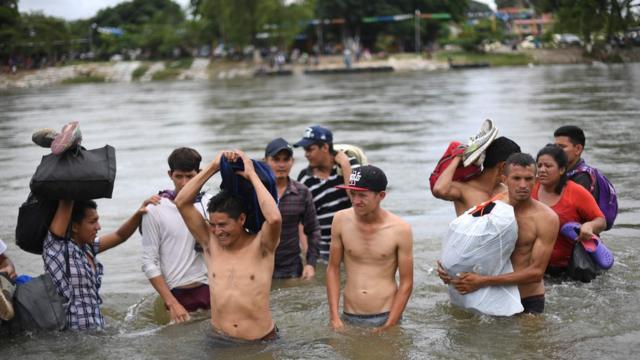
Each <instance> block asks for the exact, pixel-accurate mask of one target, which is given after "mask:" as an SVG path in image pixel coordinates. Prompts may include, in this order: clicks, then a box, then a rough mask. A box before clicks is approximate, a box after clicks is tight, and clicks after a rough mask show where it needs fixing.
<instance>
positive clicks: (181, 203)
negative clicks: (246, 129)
mask: <svg viewBox="0 0 640 360" xmlns="http://www.w3.org/2000/svg"><path fill="white" fill-rule="evenodd" d="M222 154H223V153H222V152H219V153H218V154H217V155H216V157H215V159H213V161H212V162H211V163H209V165H207V167H206V168H204V169H203V170H202V171H200V172H199V173H198V174H197V175H196V176H194V177H193V178H192V179H191V180H189V182H188V183H187V184H186V185H185V186H184V187H183V188H182V190H180V192H179V193H178V196H177V197H176V199H175V200H174V202H175V204H176V207H177V208H178V210H179V211H180V215H182V219H183V220H184V222H185V224H186V225H187V228H188V229H189V231H190V232H191V234H192V235H193V237H194V238H195V239H196V240H197V241H198V243H200V245H201V246H202V247H203V248H204V249H208V248H209V228H208V226H207V222H206V220H205V218H204V217H202V214H201V213H200V212H199V211H198V209H196V207H195V205H194V204H193V200H194V199H195V198H196V195H198V192H200V189H202V186H203V185H204V184H205V183H206V182H207V180H209V178H211V177H212V176H213V175H214V174H215V173H217V172H218V170H220V158H221V157H222Z"/></svg>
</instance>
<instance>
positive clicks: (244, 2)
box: [0, 0, 639, 65]
mask: <svg viewBox="0 0 640 360" xmlns="http://www.w3.org/2000/svg"><path fill="white" fill-rule="evenodd" d="M496 2H497V4H498V6H499V7H501V6H526V7H534V8H535V9H536V10H537V11H538V12H553V13H554V14H555V15H556V17H557V18H558V19H559V21H558V22H557V24H556V30H557V31H561V32H572V33H577V34H579V35H581V36H582V37H583V39H584V40H585V41H586V42H591V41H592V40H593V39H595V38H597V36H600V37H602V36H606V37H610V36H613V35H615V34H617V33H619V32H621V31H625V30H626V29H628V28H630V27H632V26H637V24H638V10H639V9H638V5H637V1H636V2H634V1H633V0H497V1H496ZM634 4H636V5H634ZM634 7H635V10H634ZM416 10H419V11H420V12H421V13H422V14H428V13H447V14H449V15H450V20H447V21H442V20H432V19H422V20H421V21H420V22H419V23H418V26H419V29H418V30H419V34H420V41H421V43H422V44H432V43H438V42H439V43H442V42H445V41H450V39H449V37H450V36H449V35H450V34H449V24H450V23H451V22H453V23H456V24H458V27H459V28H461V29H462V33H461V34H460V40H459V41H461V42H462V44H463V45H464V44H467V45H469V46H468V48H473V47H474V46H476V45H477V44H479V43H481V42H482V41H486V40H487V39H489V40H501V39H503V38H504V37H505V36H506V35H505V33H504V32H503V28H502V26H496V24H495V23H492V22H491V20H488V19H485V20H481V21H479V22H475V23H473V24H471V23H469V22H468V21H467V20H468V19H467V18H466V14H467V11H472V12H473V11H475V12H478V11H480V12H481V11H487V10H489V9H488V7H486V5H483V4H481V3H478V2H475V1H471V0H294V1H291V0H191V1H190V5H189V7H188V9H186V10H183V9H182V8H180V6H179V5H178V4H177V3H175V2H174V1H172V0H130V1H126V2H122V3H119V4H118V5H115V6H113V7H108V8H104V9H101V10H100V11H98V12H97V13H96V14H95V15H94V16H92V17H91V18H88V19H83V20H77V21H65V20H63V19H59V18H55V17H51V16H47V15H46V14H42V13H22V12H20V2H19V0H0V60H1V61H2V64H3V65H4V64H7V62H8V60H9V59H14V58H19V59H30V61H32V62H36V63H37V62H42V61H45V60H46V61H48V62H56V61H59V60H62V59H69V58H72V59H76V58H84V57H88V58H91V59H108V58H109V57H110V56H112V55H114V54H125V55H126V54H135V56H141V57H143V58H168V57H176V56H191V55H192V54H193V53H194V52H195V51H196V50H198V49H200V48H202V47H203V46H208V47H209V50H211V49H212V48H214V47H216V46H218V45H219V44H224V45H225V46H226V47H227V48H229V49H236V51H242V49H245V48H247V47H249V46H251V47H253V48H269V47H272V46H276V47H278V48H280V49H291V48H292V47H296V48H299V49H300V50H301V51H306V52H310V51H313V50H314V49H317V48H315V46H317V45H319V44H321V43H323V44H340V43H341V42H342V41H343V40H344V39H349V38H354V39H357V40H358V41H359V43H360V44H361V46H362V47H366V48H369V49H370V50H372V51H380V50H384V51H394V50H395V51H411V50H413V47H414V40H415V39H414V34H415V33H416V23H415V22H414V21H413V19H410V20H404V21H397V22H370V21H365V18H367V17H372V16H381V15H382V16H384V15H400V14H413V13H414V12H415V11H416ZM314 19H320V20H321V21H320V22H317V21H316V22H312V20H314ZM325 20H327V21H325ZM338 20H339V21H338ZM318 50H319V51H323V49H318ZM134 51H135V52H134Z"/></svg>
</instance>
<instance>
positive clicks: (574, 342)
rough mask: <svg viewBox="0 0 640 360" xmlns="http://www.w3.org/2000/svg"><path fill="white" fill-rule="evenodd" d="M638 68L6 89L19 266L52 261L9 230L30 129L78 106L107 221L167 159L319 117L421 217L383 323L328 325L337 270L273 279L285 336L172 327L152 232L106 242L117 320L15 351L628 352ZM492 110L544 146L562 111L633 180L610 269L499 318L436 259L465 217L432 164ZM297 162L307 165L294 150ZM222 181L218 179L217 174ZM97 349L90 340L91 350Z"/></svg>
mask: <svg viewBox="0 0 640 360" xmlns="http://www.w3.org/2000/svg"><path fill="white" fill-rule="evenodd" d="M639 84H640V66H639V65H638V64H634V65H626V66H611V67H606V66H602V67H589V66H548V67H536V68H500V69H482V70H474V71H461V72H436V73H419V72H417V73H397V74H376V75H371V76H368V75H354V76H343V77H312V76H297V77H291V78H278V79H254V80H238V81H227V82H167V83H146V84H104V85H77V86H57V87H48V88H43V89H32V90H24V91H17V92H13V93H4V94H1V95H0V108H1V109H2V111H1V112H0V148H1V149H2V152H1V153H0V165H1V166H2V169H3V172H2V174H0V189H1V193H2V198H1V199H0V204H1V206H0V215H1V218H2V219H3V220H2V222H1V223H0V237H2V239H4V240H5V241H6V242H8V243H9V247H10V248H9V249H10V250H9V251H10V253H11V255H12V257H13V259H14V262H15V263H16V265H17V266H18V270H19V272H21V273H28V274H34V275H35V274H39V273H41V272H42V263H41V260H40V258H39V257H38V256H34V255H29V254H26V253H24V252H21V251H19V250H18V249H17V248H16V247H15V245H14V244H13V240H14V235H13V231H14V227H15V219H16V216H17V208H18V206H19V205H20V203H21V202H22V201H23V200H24V199H25V198H26V196H27V192H28V186H27V185H28V180H29V178H30V176H31V175H32V174H33V171H34V169H35V166H36V164H37V163H38V161H39V159H40V156H42V155H43V154H44V150H43V149H40V148H37V147H35V146H34V145H32V144H31V142H30V135H31V131H32V130H33V129H34V128H37V127H46V126H52V127H55V128H59V127H61V126H62V125H63V124H64V123H65V122H68V121H71V120H79V121H80V122H81V128H82V131H83V134H84V142H83V143H84V144H85V146H87V147H89V148H92V147H99V146H102V145H104V144H105V143H109V144H111V145H113V146H115V147H116V149H117V153H118V175H117V181H116V186H115V190H114V198H113V199H112V200H100V201H99V212H100V214H101V223H102V226H103V231H109V230H110V229H114V228H115V227H116V226H118V225H119V223H120V222H121V221H122V220H123V219H125V218H126V217H128V216H129V215H130V214H131V213H132V212H133V211H134V209H135V208H136V206H137V205H138V204H139V203H140V202H141V201H142V200H143V198H144V197H145V196H148V195H149V194H152V193H154V192H156V191H157V190H158V189H161V188H166V187H169V186H170V182H169V179H168V178H167V176H166V167H167V165H166V157H167V156H168V154H169V153H170V151H171V150H172V149H173V148H175V147H178V146H192V147H194V148H196V149H198V150H199V151H200V152H201V153H202V154H203V157H204V159H205V161H210V160H211V159H212V158H213V156H214V154H215V152H216V151H217V150H220V149H223V148H241V149H243V150H246V151H247V152H249V154H250V155H252V156H254V157H256V158H259V157H262V156H263V151H264V146H265V145H266V143H267V142H268V141H269V140H271V139H273V138H275V137H278V136H283V137H284V138H286V139H288V140H289V141H295V140H297V139H298V138H299V137H300V136H301V135H302V132H303V129H304V128H305V127H306V126H309V125H313V124H323V125H325V126H328V127H330V128H331V129H332V130H333V131H334V138H335V140H336V142H345V143H353V144H358V145H360V146H362V147H363V148H364V149H365V150H366V152H367V155H368V157H369V159H370V160H371V161H372V162H373V163H376V164H377V165H379V166H380V167H382V168H383V169H384V170H385V171H386V173H387V174H388V177H389V180H390V185H389V195H388V196H387V198H386V199H385V202H384V203H383V205H384V206H385V207H386V208H387V209H389V210H391V211H394V212H396V213H398V214H399V215H400V216H402V217H404V218H405V219H407V220H408V221H409V222H410V223H411V224H412V226H413V231H414V237H415V245H414V256H415V280H414V283H415V287H414V292H413V295H412V298H411V300H410V301H409V304H408V306H407V310H406V311H405V314H404V318H403V323H402V325H401V326H399V327H398V328H396V329H393V330H391V331H389V332H388V333H386V334H384V335H381V336H372V335H369V334H368V333H367V332H365V331H361V330H357V329H351V330H348V331H347V332H346V333H344V334H336V333H334V332H332V331H330V330H329V329H328V325H327V322H328V321H327V320H328V318H327V313H328V308H327V302H326V295H325V289H324V274H323V272H324V268H323V267H320V268H319V269H318V273H319V275H318V279H316V280H315V281H313V282H311V283H300V282H295V281H294V282H275V283H274V289H273V291H272V298H271V302H272V308H273V315H274V319H275V320H276V322H277V323H278V326H279V328H280V329H281V335H282V339H281V340H279V341H278V342H276V343H274V344H269V345H259V346H245V347H241V348H216V347H213V346H211V344H210V343H209V342H208V340H207V337H206V333H207V329H208V326H209V325H208V321H207V319H208V316H207V314H206V313H205V314H198V315H196V316H195V318H196V319H195V320H194V321H192V322H190V323H188V324H186V325H180V326H167V325H163V321H162V318H163V316H161V315H159V312H158V311H157V310H156V305H155V302H156V296H155V294H154V292H153V289H152V287H151V286H150V285H149V284H148V282H147V280H146V279H145V278H144V275H143V273H142V272H141V270H140V266H139V252H140V238H139V236H138V235H137V234H136V235H134V236H133V237H132V238H131V239H130V240H129V241H128V242H127V243H125V244H123V245H122V246H120V247H119V248H116V249H114V250H111V251H109V252H108V253H106V254H105V255H102V256H101V261H102V262H103V263H104V264H105V267H106V271H105V273H106V275H105V277H104V282H103V288H102V295H103V298H104V300H105V304H104V313H105V314H106V316H107V320H108V329H107V330H106V331H105V332H104V333H99V334H88V335H86V334H82V335H81V334H71V333H63V334H35V335H33V336H18V337H13V338H10V339H2V340H0V353H3V356H2V357H3V358H5V354H8V357H11V358H15V357H18V356H20V357H21V358H42V357H43V356H47V355H48V356H49V357H88V356H97V357H98V358H104V357H107V356H109V357H115V358H167V357H171V358H174V357H181V358H203V357H211V356H215V357H216V358H230V359H231V358H232V359H238V358H240V359H242V358H269V359H270V358H314V359H335V358H339V359H341V358H342V359H365V358H402V359H423V358H435V359H439V358H452V359H468V358H488V359H495V358H499V359H512V358H520V359H537V358H539V359H542V358H592V357H602V358H619V359H627V358H634V357H636V356H637V353H638V351H639V350H640V341H639V340H638V339H639V338H640V316H639V315H638V313H639V312H640V306H639V305H638V301H637V299H638V297H639V296H640V289H639V288H638V287H639V284H640V282H639V278H638V277H639V276H638V273H637V269H638V267H639V265H640V261H639V260H638V259H639V256H638V255H639V252H640V251H639V250H638V248H639V247H638V243H637V240H636V238H637V237H638V236H639V235H640V231H639V229H640V223H639V221H638V219H639V214H640V195H638V192H637V189H638V188H640V181H639V180H638V179H637V173H638V172H639V171H640V166H639V163H638V160H637V159H638V158H637V154H638V153H639V152H640V145H638V141H637V140H638V136H640V122H638V119H640V97H638V96H637V94H638V93H640V89H639ZM484 117H491V118H493V119H494V120H495V121H496V123H497V125H498V126H499V128H500V131H501V134H502V135H505V136H508V137H511V138H513V139H514V140H516V141H517V142H518V143H519V144H520V145H521V147H522V148H523V150H524V151H526V152H530V153H533V154H535V152H536V151H537V150H538V149H539V148H541V147H542V146H543V145H544V144H546V143H547V142H550V141H552V132H553V130H554V129H555V128H556V127H558V126H560V125H563V124H569V123H571V124H575V125H579V126H581V127H583V128H584V129H585V130H586V133H587V150H586V158H587V160H588V161H589V162H590V163H592V164H594V165H596V166H598V167H599V168H600V169H601V170H603V171H604V172H605V173H606V174H607V175H608V176H609V177H610V179H611V180H612V181H613V183H614V184H615V185H616V188H617V190H618V192H619V202H620V209H621V213H620V214H619V215H618V220H617V223H616V227H615V228H614V229H613V230H611V231H609V232H608V233H607V234H606V235H605V236H604V239H605V240H606V241H607V244H608V245H609V247H610V248H611V249H612V251H613V252H614V254H615V255H616V264H615V265H614V268H613V269H612V270H611V271H609V273H607V274H606V275H604V276H601V277H599V278H597V279H596V280H595V281H594V282H592V283H590V284H577V283H549V282H548V283H547V306H546V313H545V315H544V316H542V317H539V318H529V317H514V318H490V317H485V316H477V315H471V314H468V313H466V312H463V311H461V310H459V309H455V308H452V307H451V306H450V305H449V303H448V300H447V299H448V298H447V293H446V288H445V287H444V286H443V285H441V284H440V282H439V280H438V279H437V277H436V276H435V273H434V271H433V266H434V264H435V260H436V259H437V258H438V255H439V252H440V248H441V238H442V235H443V234H444V233H445V231H446V228H447V224H448V222H449V221H450V220H451V219H452V218H453V217H454V211H453V207H452V206H451V205H450V204H449V203H445V202H442V201H438V200H436V199H434V198H433V197H432V196H431V195H430V193H429V192H428V190H427V187H428V181H427V177H428V174H429V172H430V171H431V169H432V168H433V166H434V164H435V162H436V161H437V159H438V157H439V156H440V154H441V152H442V151H443V150H444V148H445V146H446V144H447V142H448V141H450V140H451V139H458V140H464V139H465V138H466V137H467V136H470V135H472V134H473V133H474V132H475V131H476V129H477V127H478V126H479V125H480V122H481V121H482V119H483V118H484ZM295 157H296V159H297V163H296V165H295V166H294V170H293V172H292V173H293V174H294V177H295V175H296V174H297V173H298V171H299V170H300V169H301V168H302V167H303V166H304V164H305V159H304V157H303V154H302V152H301V151H299V150H298V151H296V154H295ZM218 186H219V181H218V180H213V181H211V182H210V183H209V188H210V189H211V190H215V189H217V188H218ZM90 354H91V355H90Z"/></svg>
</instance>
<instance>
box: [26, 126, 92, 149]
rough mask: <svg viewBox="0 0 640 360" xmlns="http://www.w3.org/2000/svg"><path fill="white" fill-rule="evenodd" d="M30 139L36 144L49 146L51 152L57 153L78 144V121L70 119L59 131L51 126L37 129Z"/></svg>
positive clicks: (79, 141)
mask: <svg viewBox="0 0 640 360" xmlns="http://www.w3.org/2000/svg"><path fill="white" fill-rule="evenodd" d="M31 140H32V141H33V142H34V143H35V144H36V145H38V146H42V147H44V148H51V152H52V153H53V154H55V155H59V154H62V153H63V152H65V151H67V150H69V149H71V148H75V147H77V146H78V145H80V143H81V142H82V133H81V132H80V125H79V124H78V122H77V121H72V122H70V123H68V124H66V125H65V126H63V127H62V131H61V132H60V133H58V132H57V131H55V130H54V129H51V128H44V129H38V130H36V131H35V132H34V133H33V135H32V136H31Z"/></svg>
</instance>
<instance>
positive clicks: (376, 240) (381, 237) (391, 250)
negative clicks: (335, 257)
mask: <svg viewBox="0 0 640 360" xmlns="http://www.w3.org/2000/svg"><path fill="white" fill-rule="evenodd" d="M345 230H346V231H344V233H343V239H342V243H343V247H344V255H345V257H347V258H349V259H351V260H360V261H386V260H393V259H395V258H396V250H397V240H396V238H395V235H394V234H393V232H392V231H391V228H379V229H363V228H359V227H357V226H349V227H347V228H346V229H345Z"/></svg>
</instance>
